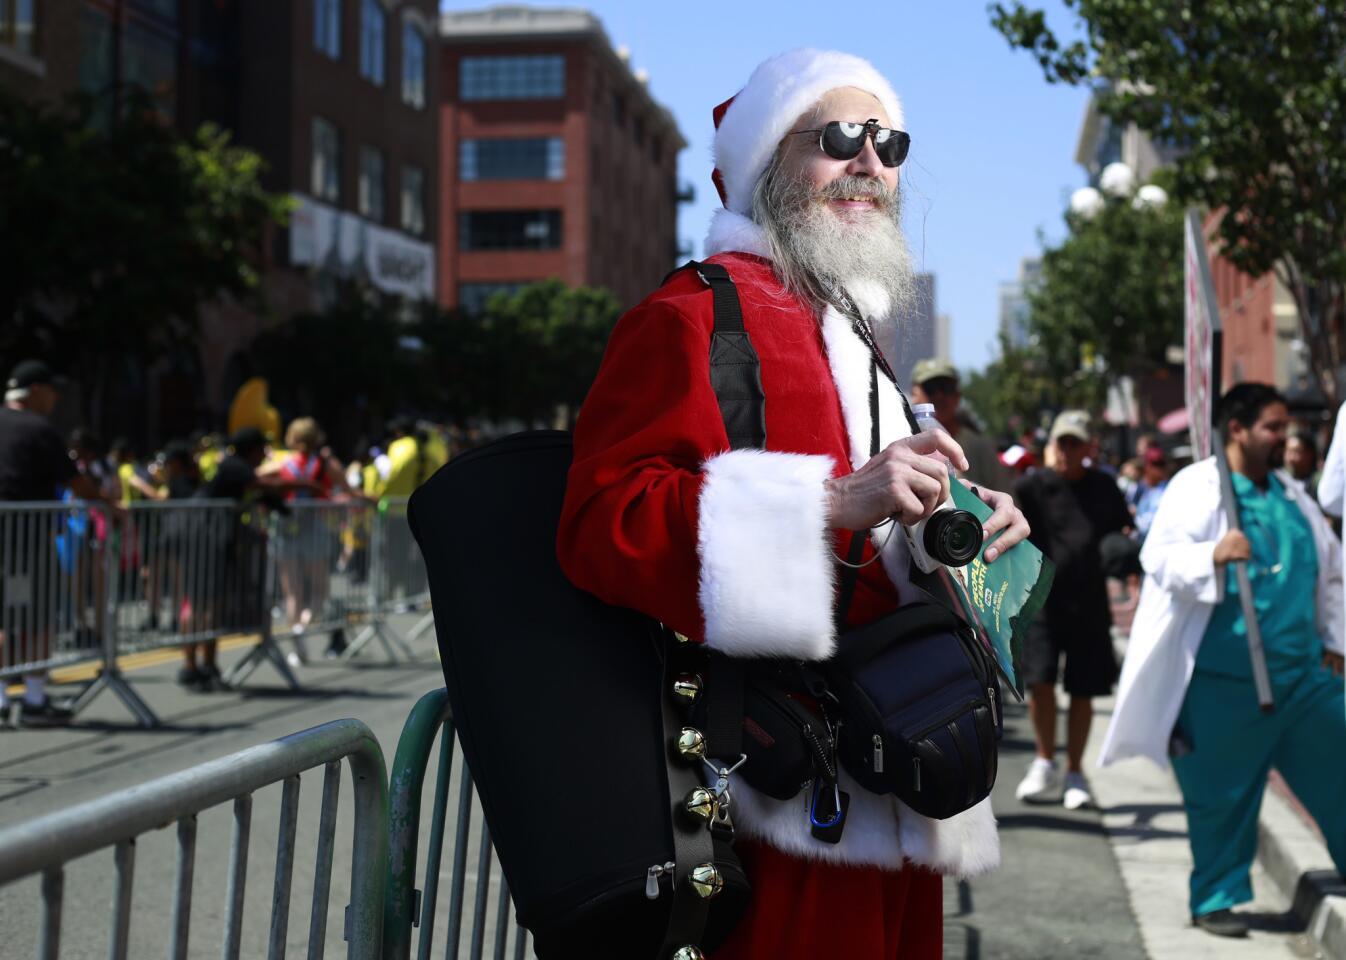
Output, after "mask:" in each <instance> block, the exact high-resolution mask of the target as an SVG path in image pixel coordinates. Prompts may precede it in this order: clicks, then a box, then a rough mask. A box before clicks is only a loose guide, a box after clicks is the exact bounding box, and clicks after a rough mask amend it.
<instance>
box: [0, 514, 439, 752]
mask: <svg viewBox="0 0 1346 960" xmlns="http://www.w3.org/2000/svg"><path fill="white" fill-rule="evenodd" d="M406 512H407V498H406V497H400V498H389V499H386V500H384V501H380V502H379V503H378V504H373V503H370V502H369V501H365V500H350V501H303V500H301V501H297V502H294V503H292V504H290V505H289V507H288V511H286V512H281V511H268V510H266V509H264V508H263V507H261V506H259V505H256V504H244V505H238V504H236V503H234V502H233V501H229V500H197V499H192V500H167V501H137V502H135V503H133V504H131V505H130V506H129V507H127V508H126V509H125V510H123V511H121V512H120V513H119V514H118V515H116V516H112V517H108V516H107V515H106V514H107V511H105V510H104V509H102V508H101V507H94V506H88V505H85V504H83V503H81V502H71V503H0V683H3V682H5V681H6V680H9V679H12V678H17V677H19V676H21V675H23V674H26V673H33V672H38V671H46V670H51V669H54V668H57V667H62V666H69V665H73V664H76V663H81V662H93V661H99V660H101V661H102V666H101V667H100V672H99V675H98V677H97V679H96V680H94V681H93V682H92V683H91V684H90V685H89V686H87V687H86V688H85V689H84V690H83V691H82V693H81V694H80V695H79V696H78V697H77V698H76V700H75V701H74V704H73V708H74V709H75V711H76V712H78V711H79V710H82V709H83V708H84V707H86V706H87V705H88V704H89V703H90V702H92V701H93V700H94V699H95V698H96V697H97V696H98V695H99V694H100V693H102V692H103V691H104V690H111V691H113V693H114V694H115V695H116V696H117V697H118V698H119V699H120V700H121V701H122V702H123V703H124V704H125V705H126V707H127V708H128V709H129V710H130V711H131V713H132V714H133V715H134V716H135V717H136V719H137V720H138V721H139V722H140V723H141V724H142V725H144V726H154V725H155V724H157V722H158V721H157V718H156V717H155V715H154V713H153V711H152V710H150V708H149V707H148V705H146V703H145V702H144V701H143V700H142V699H141V698H140V697H139V696H138V695H137V694H136V692H135V691H134V690H133V689H132V688H131V686H130V685H129V684H128V683H127V682H126V679H125V677H124V676H123V675H122V674H121V673H120V671H119V670H118V667H117V656H118V655H121V654H127V653H138V652H144V651H148V650H154V649H159V648H164V647H180V646H183V645H185V644H193V643H204V642H210V641H217V640H219V639H221V638H223V637H226V636H238V635H255V636H257V637H258V638H259V640H258V643H257V644H256V646H254V647H253V648H252V649H251V650H250V651H248V653H247V654H246V655H245V656H244V657H243V658H242V659H241V660H240V661H239V662H237V663H236V664H235V665H234V666H233V667H232V669H231V670H230V671H229V674H228V675H227V676H226V677H225V680H226V681H227V682H229V683H231V684H235V685H236V684H241V683H243V682H244V681H246V680H247V678H248V677H249V676H250V675H251V674H252V673H253V671H254V670H255V669H256V668H257V667H258V666H259V665H261V664H262V663H270V664H271V666H272V667H274V668H275V670H276V671H277V672H278V673H279V674H280V676H281V677H282V679H284V681H285V682H286V683H288V684H289V685H290V686H291V687H293V688H295V689H298V687H299V681H298V679H297V678H296V677H295V675H294V673H293V672H292V671H291V669H290V667H289V665H288V664H287V662H286V656H285V653H284V652H283V650H282V648H281V643H280V642H281V641H288V642H290V643H293V644H294V645H295V648H296V650H297V651H298V652H299V653H300V654H301V659H307V658H308V655H310V654H311V653H312V651H310V650H309V649H308V648H307V643H308V639H309V638H310V637H312V636H314V635H316V634H327V635H332V634H335V633H338V632H339V633H341V634H343V635H344V633H345V632H346V631H354V630H356V629H357V628H359V630H360V632H359V634H358V636H356V637H355V640H354V641H353V642H352V643H350V644H349V645H348V646H347V647H346V649H345V652H344V654H343V655H344V656H345V657H347V658H350V657H354V656H355V655H357V654H358V653H360V652H361V650H362V649H363V648H364V647H365V646H366V645H367V644H368V643H369V642H370V641H371V640H373V639H378V640H379V641H380V642H381V643H382V645H383V647H384V649H385V650H386V652H387V655H388V657H389V659H390V660H397V659H407V660H410V659H412V658H413V651H412V648H411V645H410V644H411V642H414V641H415V640H417V639H418V638H419V637H420V636H421V635H423V634H424V633H426V632H428V631H430V630H432V629H433V627H434V619H433V616H432V615H431V614H430V613H429V606H430V593H429V585H428V583H427V580H426V573H425V568H424V564H423V563H422V561H421V556H420V551H419V549H418V548H417V546H416V543H415V540H414V538H413V537H412V536H411V530H410V527H409V526H408V524H407V519H406ZM414 611H422V612H424V616H423V617H422V618H421V620H420V621H419V622H418V623H417V624H416V625H415V626H414V627H413V628H412V630H411V631H410V632H409V633H408V635H407V636H406V637H403V636H401V635H399V634H398V633H397V631H396V630H394V629H393V628H392V626H391V624H390V623H389V618H390V617H391V616H392V615H393V614H396V613H405V612H414ZM273 613H274V614H275V616H274V617H273ZM343 638H344V636H343ZM339 648H340V644H339V643H337V644H334V649H339Z"/></svg>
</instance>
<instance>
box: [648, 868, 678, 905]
mask: <svg viewBox="0 0 1346 960" xmlns="http://www.w3.org/2000/svg"><path fill="white" fill-rule="evenodd" d="M676 866H677V864H675V863H674V862H673V861H672V860H670V861H668V863H662V864H661V863H656V864H655V865H654V866H652V867H650V869H649V870H648V871H646V873H645V899H647V900H658V899H659V878H660V877H662V876H663V875H664V874H668V875H669V876H672V875H673V870H674V868H675V867H676Z"/></svg>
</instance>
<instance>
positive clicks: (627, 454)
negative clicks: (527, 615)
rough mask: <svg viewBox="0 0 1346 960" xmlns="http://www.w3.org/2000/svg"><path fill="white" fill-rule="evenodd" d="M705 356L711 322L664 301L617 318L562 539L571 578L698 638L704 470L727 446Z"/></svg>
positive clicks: (570, 488)
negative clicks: (700, 321) (699, 504)
mask: <svg viewBox="0 0 1346 960" xmlns="http://www.w3.org/2000/svg"><path fill="white" fill-rule="evenodd" d="M709 353H710V332H709V329H708V328H702V327H700V326H699V325H697V324H696V323H695V322H694V321H692V320H690V319H689V318H687V317H685V316H683V315H682V314H681V313H680V312H678V311H677V310H676V309H674V308H672V307H671V306H669V305H668V304H666V303H662V302H659V301H654V302H651V303H646V304H643V305H641V306H639V307H637V308H636V309H634V310H632V311H631V312H630V313H627V314H626V315H625V316H623V317H622V318H621V320H620V321H619V322H618V323H617V326H616V328H615V329H614V330H613V333H612V338H611V339H610V340H609V342H608V347H607V351H606V352H605V353H604V355H603V363H602V366H601V367H600V369H599V372H598V377H597V379H596V380H595V381H594V385H593V387H592V388H591V389H590V391H589V395H588V397H587V398H586V399H585V401H584V407H583V409H582V410H581V411H580V415H579V419H578V422H577V423H576V426H575V460H574V464H573V466H572V467H571V469H570V479H569V482H568V484H567V488H566V498H565V505H564V507H563V509H562V513H561V525H560V531H559V535H558V539H557V548H558V556H559V558H560V561H561V566H562V568H563V569H564V570H565V572H566V575H567V576H568V577H570V579H571V581H572V582H573V583H575V584H576V585H577V586H579V587H581V588H583V589H585V590H588V591H589V592H590V593H593V594H594V595H596V596H597V597H599V598H600V599H602V600H604V601H605V602H607V603H612V604H616V605H618V606H624V607H631V608H634V609H638V610H641V611H642V612H644V613H648V614H650V615H651V616H654V617H656V618H658V619H659V620H662V621H663V622H664V623H666V624H668V625H669V626H670V627H672V628H673V629H674V630H677V631H678V632H680V633H684V634H686V635H688V636H693V637H701V636H703V635H704V625H703V622H702V618H701V613H700V610H699V608H698V606H697V556H696V545H697V536H696V529H697V518H698V513H697V502H698V499H699V496H700V492H701V484H702V475H701V472H700V468H701V464H702V463H703V462H704V461H705V460H706V459H707V458H708V457H710V456H711V455H713V454H715V453H718V452H720V451H722V450H725V449H727V448H728V446H729V444H728V440H727V439H726V437H725V432H724V425H723V421H722V420H721V419H720V409H719V405H718V404H717V403H716V400H715V394H714V391H713V390H712V389H711V386H710V375H709V368H708V359H707V358H708V357H709Z"/></svg>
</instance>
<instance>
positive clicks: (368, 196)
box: [358, 147, 386, 223]
mask: <svg viewBox="0 0 1346 960" xmlns="http://www.w3.org/2000/svg"><path fill="white" fill-rule="evenodd" d="M385 180H386V177H385V176H384V169H383V151H382V150H379V149H377V148H376V147H361V148H360V195H359V197H358V201H359V203H358V206H359V211H360V216H362V217H368V218H369V219H370V220H373V221H374V222H375V223H382V222H383V217H384V208H385V205H384V202H383V185H384V181H385Z"/></svg>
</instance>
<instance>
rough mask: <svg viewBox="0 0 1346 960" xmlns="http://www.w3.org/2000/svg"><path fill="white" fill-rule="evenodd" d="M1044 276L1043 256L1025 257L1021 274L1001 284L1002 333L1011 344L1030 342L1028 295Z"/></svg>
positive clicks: (1022, 344)
mask: <svg viewBox="0 0 1346 960" xmlns="http://www.w3.org/2000/svg"><path fill="white" fill-rule="evenodd" d="M1041 277H1042V258H1041V257H1024V258H1023V259H1022V260H1020V261H1019V276H1018V278H1017V279H1015V280H1013V281H1010V282H1008V283H1002V284H1000V334H1001V336H1003V337H1004V338H1005V339H1006V340H1007V341H1008V342H1009V343H1010V345H1011V346H1015V347H1022V346H1025V345H1026V344H1027V343H1028V295H1029V293H1030V292H1031V291H1032V290H1033V288H1034V287H1035V286H1036V285H1037V284H1038V282H1039V280H1040V279H1041Z"/></svg>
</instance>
